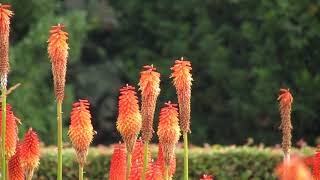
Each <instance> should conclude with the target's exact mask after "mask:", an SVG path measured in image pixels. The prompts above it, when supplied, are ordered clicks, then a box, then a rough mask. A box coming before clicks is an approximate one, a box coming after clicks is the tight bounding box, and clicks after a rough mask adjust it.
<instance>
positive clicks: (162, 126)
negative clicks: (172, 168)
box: [157, 101, 181, 164]
mask: <svg viewBox="0 0 320 180" xmlns="http://www.w3.org/2000/svg"><path fill="white" fill-rule="evenodd" d="M178 121H179V119H178V110H177V104H171V102H170V101H169V102H168V103H165V107H163V108H161V111H160V118H159V125H158V132H157V134H158V137H159V143H160V144H161V145H163V151H164V160H165V163H167V164H169V163H170V159H171V157H172V155H173V154H174V150H175V146H176V144H177V142H178V140H179V138H180V135H181V133H180V127H179V122H178Z"/></svg>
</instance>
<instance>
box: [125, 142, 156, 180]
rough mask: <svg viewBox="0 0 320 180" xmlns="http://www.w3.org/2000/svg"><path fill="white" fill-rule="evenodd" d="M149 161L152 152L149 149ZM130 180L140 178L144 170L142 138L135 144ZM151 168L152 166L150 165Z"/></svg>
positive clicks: (138, 179)
mask: <svg viewBox="0 0 320 180" xmlns="http://www.w3.org/2000/svg"><path fill="white" fill-rule="evenodd" d="M147 156H148V160H147V161H148V163H149V162H150V161H151V153H150V151H148V155H147ZM131 164H132V166H131V170H130V176H129V179H130V180H140V179H141V178H142V171H143V143H142V141H141V140H137V142H136V143H135V145H134V148H133V153H132V160H131ZM148 168H150V167H148Z"/></svg>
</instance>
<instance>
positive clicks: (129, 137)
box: [117, 85, 141, 153]
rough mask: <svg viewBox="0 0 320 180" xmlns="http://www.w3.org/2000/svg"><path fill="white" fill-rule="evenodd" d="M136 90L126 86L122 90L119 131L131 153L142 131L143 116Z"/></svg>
mask: <svg viewBox="0 0 320 180" xmlns="http://www.w3.org/2000/svg"><path fill="white" fill-rule="evenodd" d="M134 90H135V88H134V87H132V86H129V85H126V86H124V87H122V88H121V89H120V96H119V113H118V119H117V130H118V131H119V132H120V134H121V136H122V138H123V140H124V142H125V144H126V147H127V151H128V152H129V153H132V151H133V147H134V143H135V142H136V140H137V135H138V133H139V131H140V129H141V114H140V111H139V104H138V97H137V96H136V94H137V93H136V92H135V91H134Z"/></svg>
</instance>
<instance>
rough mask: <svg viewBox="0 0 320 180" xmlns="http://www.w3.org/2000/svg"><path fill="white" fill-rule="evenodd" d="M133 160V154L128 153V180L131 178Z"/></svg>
mask: <svg viewBox="0 0 320 180" xmlns="http://www.w3.org/2000/svg"><path fill="white" fill-rule="evenodd" d="M131 159H132V154H131V153H129V152H128V153H127V173H126V180H129V176H130V170H131Z"/></svg>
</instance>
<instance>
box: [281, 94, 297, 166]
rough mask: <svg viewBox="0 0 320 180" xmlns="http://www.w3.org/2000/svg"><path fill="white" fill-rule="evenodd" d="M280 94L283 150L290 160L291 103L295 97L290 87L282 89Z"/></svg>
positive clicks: (285, 156) (286, 157)
mask: <svg viewBox="0 0 320 180" xmlns="http://www.w3.org/2000/svg"><path fill="white" fill-rule="evenodd" d="M280 92H281V93H282V94H280V95H279V96H278V101H279V110H280V116H281V125H280V128H281V129H282V150H283V153H284V159H285V160H288V161H289V160H290V149H291V137H292V135H291V130H292V124H291V105H292V102H293V97H292V95H291V93H290V91H289V89H288V90H287V89H280Z"/></svg>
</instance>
